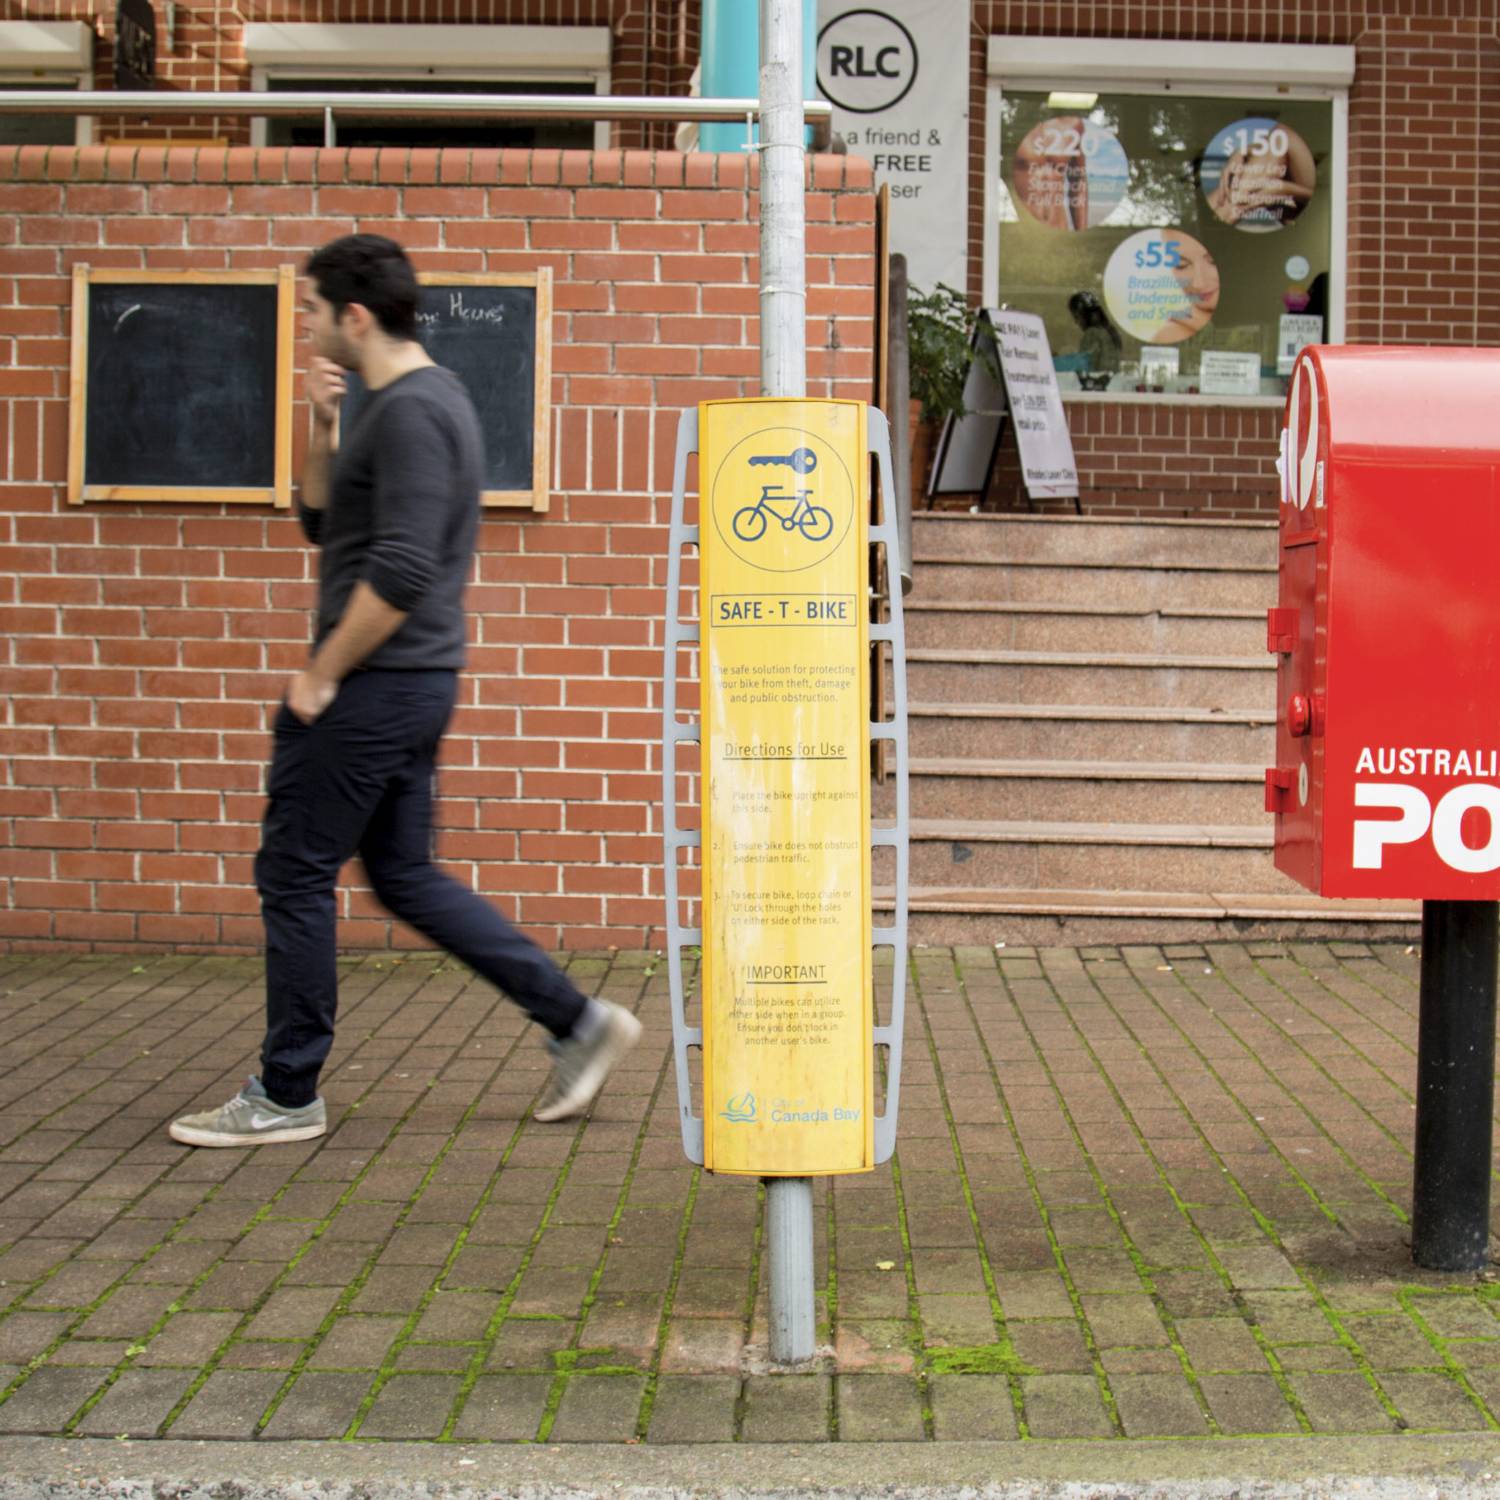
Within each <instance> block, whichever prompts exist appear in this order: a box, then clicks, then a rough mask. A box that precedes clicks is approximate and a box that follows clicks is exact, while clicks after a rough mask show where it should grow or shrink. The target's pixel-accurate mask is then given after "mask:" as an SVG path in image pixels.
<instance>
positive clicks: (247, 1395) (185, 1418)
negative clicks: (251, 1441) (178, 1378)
mask: <svg viewBox="0 0 1500 1500" xmlns="http://www.w3.org/2000/svg"><path fill="white" fill-rule="evenodd" d="M285 1378H286V1377H285V1376H284V1375H281V1374H278V1373H273V1372H270V1371H264V1370H222V1369H221V1370H215V1371H214V1372H213V1374H212V1375H210V1376H209V1377H208V1379H207V1380H206V1381H204V1382H203V1385H202V1387H201V1389H200V1390H199V1391H198V1394H197V1395H196V1396H194V1397H193V1399H192V1400H191V1401H190V1402H188V1404H187V1407H186V1409H185V1410H184V1411H183V1412H182V1414H181V1415H180V1416H179V1417H178V1418H177V1420H176V1421H175V1422H173V1423H172V1425H171V1427H170V1428H169V1429H168V1431H167V1435H168V1436H169V1437H173V1438H241V1439H243V1438H251V1437H254V1436H255V1429H256V1426H257V1424H258V1423H259V1421H260V1419H261V1417H262V1416H263V1415H264V1414H265V1410H266V1407H267V1406H269V1405H270V1403H271V1400H272V1398H273V1397H274V1396H275V1395H276V1392H277V1391H279V1390H280V1389H281V1387H282V1384H283V1383H284V1381H285Z"/></svg>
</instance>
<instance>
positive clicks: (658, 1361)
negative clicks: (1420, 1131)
mask: <svg viewBox="0 0 1500 1500" xmlns="http://www.w3.org/2000/svg"><path fill="white" fill-rule="evenodd" d="M1417 964H1418V958H1417V955H1416V954H1415V953H1413V952H1411V951H1409V950H1407V949H1405V948H1403V947H1401V946H1365V945H1363V944H1337V943H1335V944H1321V945H1305V946H1304V945H1296V944H1291V945H1285V944H1275V943H1251V944H1228V945H1222V946H1221V945H1214V946H1210V947H1208V948H1202V947H1183V948H1166V949H1162V948H1152V947H1130V948H1097V949H1045V950H1031V949H1006V948H1000V949H995V950H990V949H987V948H978V949H975V948H962V949H957V950H952V949H936V948H934V949H920V950H917V951H916V952H914V954H913V955H912V973H913V978H914V993H913V994H912V996H911V1000H910V1004H909V1009H908V1027H907V1052H906V1074H905V1080H904V1088H903V1095H902V1108H901V1133H900V1147H899V1151H898V1154H897V1159H896V1161H895V1162H894V1163H893V1164H891V1165H890V1166H887V1167H884V1168H882V1169H880V1170H878V1171H876V1172H874V1173H872V1174H869V1175H866V1176H862V1177H845V1178H839V1179H836V1180H833V1181H831V1182H826V1183H823V1184H820V1185H819V1187H818V1189H817V1194H818V1196H817V1205H818V1207H817V1223H818V1226H819V1228H818V1232H819V1246H818V1264H819V1266H820V1267H821V1272H820V1284H819V1291H820V1304H819V1305H820V1318H821V1325H822V1326H821V1339H822V1341H823V1342H824V1343H825V1344H826V1345H827V1346H828V1348H829V1352H828V1353H827V1354H826V1355H825V1356H824V1357H823V1358H822V1359H821V1360H820V1362H819V1364H818V1367H817V1368H816V1369H814V1370H812V1371H810V1372H806V1373H798V1374H772V1373H768V1372H767V1371H766V1368H765V1362H764V1355H765V1324H764V1274H763V1264H762V1215H761V1202H760V1193H759V1190H758V1187H757V1185H756V1184H755V1183H754V1182H752V1181H746V1180H744V1179H734V1178H713V1177H709V1176H707V1175H705V1174H703V1173H701V1172H698V1171H696V1170H694V1169H693V1168H691V1167H689V1166H688V1165H687V1164H686V1163H685V1162H684V1161H683V1159H682V1154H681V1147H680V1143H679V1137H678V1131H677V1124H676V1100H675V1092H674V1087H673V1082H672V1073H671V1067H670V1051H669V1047H668V1032H669V1027H668V999H667V976H666V973H665V970H664V967H663V964H662V961H661V960H660V959H659V958H656V957H654V956H652V955H650V954H644V953H620V954H611V955H576V956H574V957H573V958H572V960H571V969H572V972H573V974H574V975H575V977H577V978H578V979H579V980H580V981H581V982H583V983H585V984H586V985H588V986H590V987H593V988H596V989H598V991H599V992H600V993H603V994H606V995H609V996H611V997H612V998H614V999H616V1000H619V1001H621V1002H623V1003H625V1004H627V1005H630V1006H631V1007H633V1008H635V1009H636V1010H637V1011H638V1012H639V1014H640V1015H641V1017H642V1019H643V1020H644V1021H645V1023H646V1027H647V1030H646V1038H645V1041H644V1043H643V1045H642V1046H641V1047H640V1049H639V1050H638V1051H637V1052H636V1053H635V1054H634V1056H633V1057H632V1059H631V1060H630V1062H629V1064H628V1065H627V1066H626V1067H625V1068H624V1069H622V1070H621V1072H620V1073H619V1074H617V1075H616V1078H615V1080H614V1081H613V1082H612V1083H611V1085H610V1087H609V1089H608V1090H607V1092H606V1094H605V1096H604V1097H603V1098H602V1099H601V1101H600V1102H599V1104H598V1106H597V1107H596V1109H595V1111H594V1114H593V1117H592V1118H591V1119H590V1120H588V1121H587V1122H583V1123H573V1124H569V1125H562V1126H558V1125H538V1124H536V1123H535V1122H533V1121H532V1120H531V1119H530V1118H529V1115H528V1109H529V1106H530V1104H531V1102H532V1100H533V1098H534V1097H535V1095H536V1092H537V1090H538V1088H539V1086H540V1084H541V1082H542V1079H543V1076H544V1070H545V1060H544V1054H543V1052H542V1050H541V1048H540V1046H539V1044H538V1038H537V1035H536V1033H535V1032H534V1031H530V1030H528V1029H527V1028H525V1027H523V1025H522V1024H521V1021H520V1018H519V1015H518V1013H517V1012H516V1011H515V1010H514V1009H513V1008H512V1007H511V1006H509V1005H508V1004H507V1003H506V1002H505V1001H504V1000H502V999H500V998H499V997H498V996H497V995H495V993H494V992H493V991H491V990H489V989H488V988H487V987H486V986H484V985H483V984H481V983H479V982H478V981H476V980H474V979H473V978H472V977H471V976H470V975H469V974H468V973H467V972H465V971H461V970H459V969H456V968H455V967H453V966H452V965H446V966H445V965H443V964H441V963H439V962H438V961H437V960H436V959H435V958H433V957H431V956H429V955H422V956H409V957H406V958H404V959H402V958H396V957H393V956H391V955H389V954H387V955H382V956H378V957H363V958H356V959H350V960H347V961H345V962H344V965H343V970H342V972H343V1009H342V1015H341V1018H340V1025H339V1036H338V1043H337V1045H336V1048H335V1052H334V1057H333V1065H332V1067H331V1069H330V1071H329V1073H328V1074H327V1076H326V1080H325V1084H326V1092H327V1096H328V1099H329V1106H330V1110H329V1112H330V1125H331V1131H330V1134H329V1135H328V1136H326V1137H325V1138H324V1139H322V1140H320V1141H316V1142H308V1143H306V1144H304V1145H298V1146H280V1147H263V1148H260V1149H258V1150H246V1151H193V1150H189V1149H186V1148H183V1147H180V1146H177V1145H175V1144H174V1143H172V1142H171V1141H170V1140H169V1139H168V1137H167V1135H166V1128H165V1127H166V1124H167V1122H168V1121H169V1120H170V1119H171V1118H172V1117H173V1116H174V1115H175V1114H177V1113H179V1112H181V1111H183V1110H185V1109H186V1108H188V1107H190V1106H195V1105H197V1106H201V1105H206V1104H210V1103H217V1102H219V1101H220V1100H221V1099H222V1098H224V1097H226V1096H227V1095H228V1094H229V1093H230V1092H232V1091H233V1089H234V1088H235V1087H237V1085H238V1083H239V1081H240V1079H241V1078H242V1077H243V1075H244V1073H245V1071H246V1070H247V1068H248V1066H249V1065H250V1060H251V1059H252V1057H253V1055H254V1051H255V1048H256V1044H257V1042H258V1039H259V1013H260V987H259V986H260V966H259V963H258V962H256V961H252V960H248V959H223V958H211V957H191V956H173V957H139V956H115V955H110V956H79V955H66V954H46V955H29V956H11V957H8V958H0V1035H3V1037H4V1047H3V1053H0V1142H3V1147H0V1247H3V1249H0V1433H4V1434H57V1435H69V1436H71V1435H76V1436H96V1437H100V1436H102V1437H114V1436H120V1435H130V1436H133V1437H141V1438H145V1437H165V1438H171V1439H205V1438H208V1439H248V1438H253V1437H262V1438H269V1439H278V1438H280V1439H291V1438H337V1437H343V1438H353V1439H404V1440H408V1441H411V1440H416V1441H423V1440H436V1439H443V1440H455V1441H463V1442H482V1441H494V1442H506V1443H511V1442H533V1443H534V1442H538V1441H545V1442H546V1443H548V1444H551V1445H561V1444H567V1443H572V1442H605V1443H622V1444H623V1443H630V1442H640V1441H644V1442H645V1443H646V1444H648V1445H650V1444H667V1443H682V1442H693V1443H705V1442H722V1441H727V1440H739V1441H743V1442H746V1443H764V1442H773V1441H774V1442H782V1443H787V1442H799V1443H800V1442H818V1441H823V1440H836V1441H839V1442H851V1441H853V1442H860V1441H865V1440H875V1439H887V1440H899V1441H908V1442H913V1443H916V1442H924V1441H926V1442H931V1441H934V1440H935V1441H937V1442H939V1443H941V1442H942V1441H943V1440H945V1439H964V1440H973V1439H997V1440H1002V1441H1004V1440H1014V1441H1020V1442H1026V1441H1028V1440H1032V1439H1038V1438H1072V1439H1089V1440H1097V1441H1098V1442H1100V1443H1108V1442H1110V1441H1111V1440H1115V1441H1118V1440H1120V1439H1130V1438H1142V1437H1176V1438H1195V1439H1201V1440H1205V1441H1207V1442H1210V1443H1211V1441H1212V1440H1213V1439H1216V1438H1217V1439H1221V1440H1222V1439H1229V1438H1232V1437H1238V1436H1244V1435H1247V1434H1248V1435H1283V1436H1284V1435H1288V1434H1291V1435H1296V1434H1330V1433H1332V1434H1343V1433H1369V1434H1390V1433H1395V1432H1400V1431H1417V1432H1423V1431H1425V1432H1436V1433H1462V1432H1472V1433H1475V1434H1481V1433H1485V1432H1489V1431H1494V1430H1496V1429H1500V1317H1497V1314H1500V1285H1497V1284H1493V1283H1491V1282H1490V1281H1489V1280H1487V1279H1485V1278H1477V1279H1476V1278H1467V1277H1463V1278H1443V1277H1436V1276H1428V1275H1423V1274H1419V1273H1417V1272H1415V1271H1414V1270H1413V1269H1412V1268H1411V1266H1410V1264H1409V1260H1408V1256H1407V1249H1406V1238H1407V1232H1408V1231H1407V1209H1408V1202H1409V1192H1410V1180H1409V1179H1410V1171H1411V1157H1410V1146H1411V1135H1412V1117H1413V1104H1412V1097H1413V1096H1412V1088H1413V1076H1414V1068H1415V1058H1414V1050H1413V1049H1414V1043H1415V1014H1416V983H1417Z"/></svg>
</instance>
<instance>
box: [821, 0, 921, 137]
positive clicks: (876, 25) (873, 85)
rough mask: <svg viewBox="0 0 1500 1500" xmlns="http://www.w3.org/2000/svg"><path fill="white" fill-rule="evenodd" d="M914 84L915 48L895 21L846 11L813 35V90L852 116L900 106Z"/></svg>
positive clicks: (882, 15)
mask: <svg viewBox="0 0 1500 1500" xmlns="http://www.w3.org/2000/svg"><path fill="white" fill-rule="evenodd" d="M916 81H917V44H916V42H915V41H914V40H913V39H912V34H911V32H909V31H908V30H907V29H906V27H904V26H903V25H902V24H901V23H900V21H898V20H897V19H896V18H895V17H894V16H888V15H886V13H885V12H884V11H879V10H846V11H845V12H844V13H843V15H841V16H836V17H835V18H834V19H833V20H832V21H830V22H829V23H828V24H827V25H826V26H825V27H823V29H822V31H821V32H820V33H819V35H818V86H819V87H820V88H821V89H822V90H823V94H824V96H825V97H826V98H827V99H828V101H829V102H830V103H831V104H836V105H838V107H839V108H840V109H846V110H848V111H849V113H850V114H854V115H871V114H877V113H879V111H881V110H883V109H889V108H890V107H891V106H892V105H893V104H899V103H900V102H901V100H903V99H904V98H905V97H906V96H907V94H908V93H910V92H911V86H912V84H914V83H915V82H916Z"/></svg>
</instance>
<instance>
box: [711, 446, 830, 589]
mask: <svg viewBox="0 0 1500 1500" xmlns="http://www.w3.org/2000/svg"><path fill="white" fill-rule="evenodd" d="M854 496H855V487H854V480H853V477H852V476H851V475H850V473H849V470H848V469H847V468H846V467H845V465H844V461H843V460H842V459H841V458H840V457H839V455H838V453H837V452H836V451H835V449H834V448H833V447H832V446H831V445H830V444H828V443H826V442H824V441H823V440H822V439H821V438H819V437H818V436H816V434H814V433H810V432H803V431H801V430H800V429H798V428H795V427H767V428H764V429H763V430H762V431H760V432H756V433H752V434H751V435H750V436H749V437H746V438H742V439H741V440H740V441H739V442H738V443H736V444H735V445H734V447H732V448H731V449H730V450H729V452H728V453H727V454H726V455H725V456H724V459H723V461H722V462H721V463H720V465H719V467H718V470H717V472H716V473H715V474H714V476H713V487H712V490H711V492H710V499H709V506H710V509H711V511H712V513H713V522H714V529H715V530H716V531H717V532H718V533H719V536H720V537H721V538H722V539H723V541H724V543H725V545H726V546H727V547H728V548H729V550H730V551H731V552H733V553H734V555H735V556H736V557H737V558H739V560H740V561H741V562H744V563H748V564H749V565H750V566H751V567H752V568H757V569H759V570H760V571H762V572H766V573H800V572H801V571H802V570H803V569H805V568H813V567H816V566H817V565H818V564H819V563H821V562H823V561H825V560H826V559H827V558H829V557H831V556H832V555H833V554H834V553H835V552H836V551H838V549H839V546H840V544H841V543H842V542H843V540H844V538H845V536H846V535H848V532H849V526H850V523H851V522H852V521H853V519H854Z"/></svg>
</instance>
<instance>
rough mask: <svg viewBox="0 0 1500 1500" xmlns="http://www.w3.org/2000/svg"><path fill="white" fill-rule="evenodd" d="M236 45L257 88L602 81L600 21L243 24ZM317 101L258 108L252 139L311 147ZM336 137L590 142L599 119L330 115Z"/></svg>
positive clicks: (428, 88) (586, 146)
mask: <svg viewBox="0 0 1500 1500" xmlns="http://www.w3.org/2000/svg"><path fill="white" fill-rule="evenodd" d="M246 53H247V56H248V58H249V60H250V63H251V65H252V82H253V86H254V87H255V88H256V89H257V90H263V91H266V92H274V93H307V94H320V95H329V94H341V93H382V94H383V93H396V94H582V95H588V94H601V93H607V92H608V91H609V30H608V28H607V27H597V26H586V27H563V26H469V25H455V26H426V25H414V26H397V25H356V24H351V25H328V26H325V25H310V24H301V23H296V24H286V25H282V24H272V23H252V24H251V25H249V26H247V27H246ZM324 129H325V127H324V119H323V114H322V111H321V110H310V111H309V112H308V114H307V116H306V117H305V118H298V117H295V116H287V117H275V116H272V117H267V118H265V119H258V120H256V121H255V123H254V129H253V135H252V140H253V142H254V143H255V144H257V145H267V146H321V145H322V144H323V143H324V139H325V135H324ZM335 139H336V141H337V144H338V145H340V146H462V147H503V146H530V147H543V148H546V147H555V148H563V149H581V150H590V149H597V148H599V147H603V146H607V145H608V144H609V127H608V125H607V124H598V123H595V122H593V121H589V120H576V121H574V120H551V121H547V120H516V119H505V118H497V117H494V116H485V115H476V116H473V117H465V118H452V117H450V118H447V119H443V118H426V119H424V118H399V117H392V116H381V115H379V114H370V115H349V114H346V113H339V114H337V115H336V116H335Z"/></svg>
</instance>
